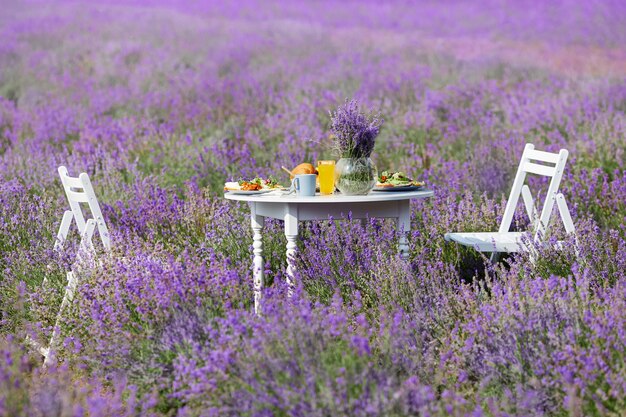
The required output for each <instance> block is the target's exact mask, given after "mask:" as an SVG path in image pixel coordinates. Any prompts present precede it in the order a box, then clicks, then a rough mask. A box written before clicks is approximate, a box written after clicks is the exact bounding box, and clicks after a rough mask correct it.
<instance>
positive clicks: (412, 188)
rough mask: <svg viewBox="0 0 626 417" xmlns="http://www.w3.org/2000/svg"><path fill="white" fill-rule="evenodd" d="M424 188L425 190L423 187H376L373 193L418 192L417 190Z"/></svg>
mask: <svg viewBox="0 0 626 417" xmlns="http://www.w3.org/2000/svg"><path fill="white" fill-rule="evenodd" d="M422 188H424V186H423V185H401V186H398V187H374V189H373V190H372V191H387V192H394V191H396V192H397V191H417V190H421V189H422Z"/></svg>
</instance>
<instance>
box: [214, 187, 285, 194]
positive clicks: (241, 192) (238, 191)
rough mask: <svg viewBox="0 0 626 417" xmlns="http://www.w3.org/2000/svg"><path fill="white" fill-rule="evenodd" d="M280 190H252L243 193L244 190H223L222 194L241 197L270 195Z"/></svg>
mask: <svg viewBox="0 0 626 417" xmlns="http://www.w3.org/2000/svg"><path fill="white" fill-rule="evenodd" d="M277 190H280V188H274V189H271V190H254V191H245V190H224V192H227V193H231V194H241V195H254V194H265V193H271V192H272V191H277Z"/></svg>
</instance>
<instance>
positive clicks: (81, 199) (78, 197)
mask: <svg viewBox="0 0 626 417" xmlns="http://www.w3.org/2000/svg"><path fill="white" fill-rule="evenodd" d="M65 192H66V193H67V198H68V199H69V200H70V201H76V202H77V203H88V202H89V197H88V196H87V194H86V193H79V192H77V191H72V190H65Z"/></svg>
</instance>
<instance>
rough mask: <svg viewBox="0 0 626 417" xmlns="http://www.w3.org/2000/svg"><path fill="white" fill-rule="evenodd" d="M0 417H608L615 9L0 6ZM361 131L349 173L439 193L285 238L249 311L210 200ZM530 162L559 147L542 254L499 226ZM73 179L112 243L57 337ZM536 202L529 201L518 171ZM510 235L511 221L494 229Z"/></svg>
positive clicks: (224, 214) (618, 382) (622, 388)
mask: <svg viewBox="0 0 626 417" xmlns="http://www.w3.org/2000/svg"><path fill="white" fill-rule="evenodd" d="M0 3H1V4H0V415H2V416H250V417H253V416H254V417H270V416H276V417H279V416H397V417H399V416H416V415H417V416H476V417H478V416H502V417H504V416H572V417H574V416H624V415H626V204H625V202H626V24H625V23H624V22H626V3H625V2H623V1H618V0H598V1H591V0H580V1H575V0H556V1H550V2H548V1H546V2H543V1H539V0H523V1H513V0H511V1H505V0H501V1H496V0H481V1H473V2H470V1H463V0H454V1H453V0H450V1H434V0H433V1H419V2H412V1H408V0H406V1H402V0H399V1H397V2H384V1H374V0H361V1H358V2H357V1H343V2H334V1H329V0H316V1H302V0H300V1H287V0H267V1H260V0H242V1H238V2H210V1H195V2H191V1H190V2H186V1H182V0H181V1H177V0H134V1H133V0H114V1H106V2H105V1H102V2H96V1H89V2H83V3H81V2H76V1H61V0H59V1H18V0H3V1H1V2H0ZM346 98H348V99H351V98H355V99H357V100H359V101H360V102H361V103H363V105H364V106H366V107H367V108H370V109H372V110H374V111H376V112H380V114H381V117H382V118H384V125H383V127H382V128H381V131H380V135H379V137H378V140H377V142H376V147H375V149H374V153H373V155H372V158H373V159H374V160H375V162H376V164H377V166H378V168H379V170H383V169H390V170H402V171H405V172H407V173H408V174H409V175H411V176H412V177H413V178H417V179H419V180H423V181H425V182H426V183H427V185H428V187H429V188H431V189H433V190H434V191H435V196H434V197H433V198H431V199H427V200H418V201H414V202H413V203H412V207H411V224H412V229H411V231H410V233H409V248H410V253H409V260H408V261H406V260H403V259H401V258H400V257H399V256H398V254H397V239H396V228H395V226H394V224H393V222H391V221H389V220H380V219H370V220H369V221H368V222H366V223H361V222H360V221H358V220H350V219H347V220H346V221H341V222H338V221H337V222H335V221H320V222H313V223H306V224H304V223H303V224H302V225H301V234H300V240H299V242H298V251H297V255H296V258H295V262H296V266H297V268H296V272H295V278H296V281H297V287H296V290H295V294H294V295H293V297H291V298H289V297H287V286H286V283H285V278H286V276H285V266H286V255H285V243H286V242H285V236H284V234H283V229H282V223H281V222H278V221H273V220H271V221H270V220H268V221H267V222H266V226H265V233H264V240H263V244H264V250H265V261H266V264H265V274H266V289H265V291H264V305H263V312H262V315H261V316H256V315H255V314H254V312H253V288H252V230H251V228H250V219H249V210H248V207H247V205H245V204H239V203H235V202H232V201H226V200H224V199H223V190H222V187H223V185H224V182H225V181H229V180H237V179H238V178H240V177H242V178H251V177H254V176H256V175H261V176H264V177H266V176H269V175H273V176H275V177H276V178H278V179H280V180H281V181H282V182H283V183H285V184H286V183H288V178H287V175H286V174H285V173H284V172H282V171H281V168H280V167H281V166H282V165H284V166H287V167H294V166H296V165H298V164H300V163H301V162H312V163H314V162H315V161H316V160H318V159H330V158H333V157H334V156H333V153H332V138H331V135H330V130H329V127H330V117H329V111H332V110H334V109H335V108H337V106H338V105H340V104H341V103H343V102H344V100H345V99H346ZM526 143H533V144H535V145H536V147H537V148H538V149H542V150H546V151H550V152H558V150H559V149H561V148H565V149H568V150H569V152H570V157H569V160H568V163H567V169H566V172H565V175H564V177H563V182H562V185H561V191H562V192H563V194H564V195H565V198H566V199H567V202H568V204H569V207H570V210H571V212H572V217H573V219H574V222H575V224H576V235H575V237H572V236H565V234H564V231H563V228H562V225H561V224H560V222H559V219H558V216H557V215H556V213H555V215H554V216H553V224H554V226H555V227H554V231H553V236H551V239H557V238H559V239H562V238H565V241H566V244H565V245H564V248H563V249H562V250H560V251H556V250H554V249H553V246H552V245H551V244H546V245H539V246H538V247H537V248H536V250H537V252H538V255H537V256H536V257H535V258H531V257H530V256H529V255H528V254H525V253H520V254H517V255H510V256H506V257H504V258H503V259H502V262H500V263H496V264H493V263H490V262H489V260H488V259H487V258H485V257H484V256H482V255H480V254H479V253H477V252H476V251H474V250H472V249H471V248H465V247H462V246H459V245H456V244H454V243H450V242H445V241H444V238H443V236H444V234H445V233H447V232H453V231H494V230H497V229H498V225H499V223H500V220H501V218H502V215H503V211H504V206H505V204H506V198H507V196H508V192H509V190H510V188H511V183H512V180H513V176H514V175H515V170H516V169H517V165H518V162H519V159H520V156H521V154H522V151H523V149H524V145H525V144H526ZM61 165H65V166H67V167H68V169H69V171H70V173H71V174H72V175H78V174H79V173H80V172H87V173H88V174H89V175H90V177H91V180H92V183H93V185H94V189H95V192H96V194H97V196H98V199H99V201H100V205H101V207H102V211H103V215H104V218H105V219H106V222H107V224H108V227H109V229H110V232H111V239H112V251H111V253H109V254H106V253H104V252H103V251H102V250H100V249H101V248H97V249H99V250H98V253H99V254H100V255H99V258H98V262H97V267H95V268H93V269H91V270H89V271H85V272H84V273H83V274H81V276H80V283H79V285H78V289H77V291H76V295H75V297H74V300H73V302H72V303H71V307H70V308H69V309H68V310H67V311H66V312H65V314H64V316H63V319H62V321H61V326H60V328H59V331H60V334H61V343H60V345H59V347H58V349H57V351H56V352H55V357H54V360H53V363H52V364H51V365H50V366H48V367H45V368H44V367H42V357H41V356H40V355H39V354H38V353H37V352H36V351H35V350H34V349H32V347H31V345H32V342H33V341H34V342H38V343H42V344H45V343H47V341H48V340H49V338H50V336H51V334H52V331H53V328H54V327H55V320H56V314H57V312H58V310H59V306H60V304H61V300H62V298H63V294H64V292H65V287H66V284H67V282H66V271H67V270H68V269H69V268H70V265H72V263H73V262H74V256H75V255H74V254H75V252H76V248H77V245H78V242H79V240H80V239H79V236H78V233H77V232H76V230H75V229H73V231H72V232H71V234H70V237H69V240H68V244H67V245H66V246H65V248H64V250H63V251H61V252H59V251H55V250H53V246H54V242H55V239H56V234H57V230H58V228H59V224H60V222H61V217H62V215H63V212H64V211H65V210H67V209H68V203H67V199H66V197H65V195H64V192H63V188H62V187H61V183H60V180H59V176H58V174H57V167H59V166H61ZM530 185H531V187H532V188H533V189H535V190H539V191H540V193H539V196H540V197H541V190H543V193H544V194H545V190H546V186H547V180H546V179H545V178H544V179H542V178H540V177H534V178H532V180H531V181H530ZM528 223H529V220H528V218H527V216H526V214H525V212H524V210H523V205H522V204H520V207H518V212H517V213H516V217H515V228H516V230H526V229H527V228H528V226H529V225H528Z"/></svg>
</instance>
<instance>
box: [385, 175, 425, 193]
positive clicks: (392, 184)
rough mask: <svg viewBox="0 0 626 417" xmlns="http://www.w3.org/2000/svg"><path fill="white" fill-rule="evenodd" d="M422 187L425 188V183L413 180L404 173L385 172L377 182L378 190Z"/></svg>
mask: <svg viewBox="0 0 626 417" xmlns="http://www.w3.org/2000/svg"><path fill="white" fill-rule="evenodd" d="M422 186H424V182H422V181H416V180H414V179H411V178H409V177H408V176H407V175H406V174H405V173H404V172H392V171H383V172H382V173H381V174H380V176H379V177H378V181H377V182H376V188H378V189H385V188H397V187H402V188H405V187H422Z"/></svg>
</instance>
